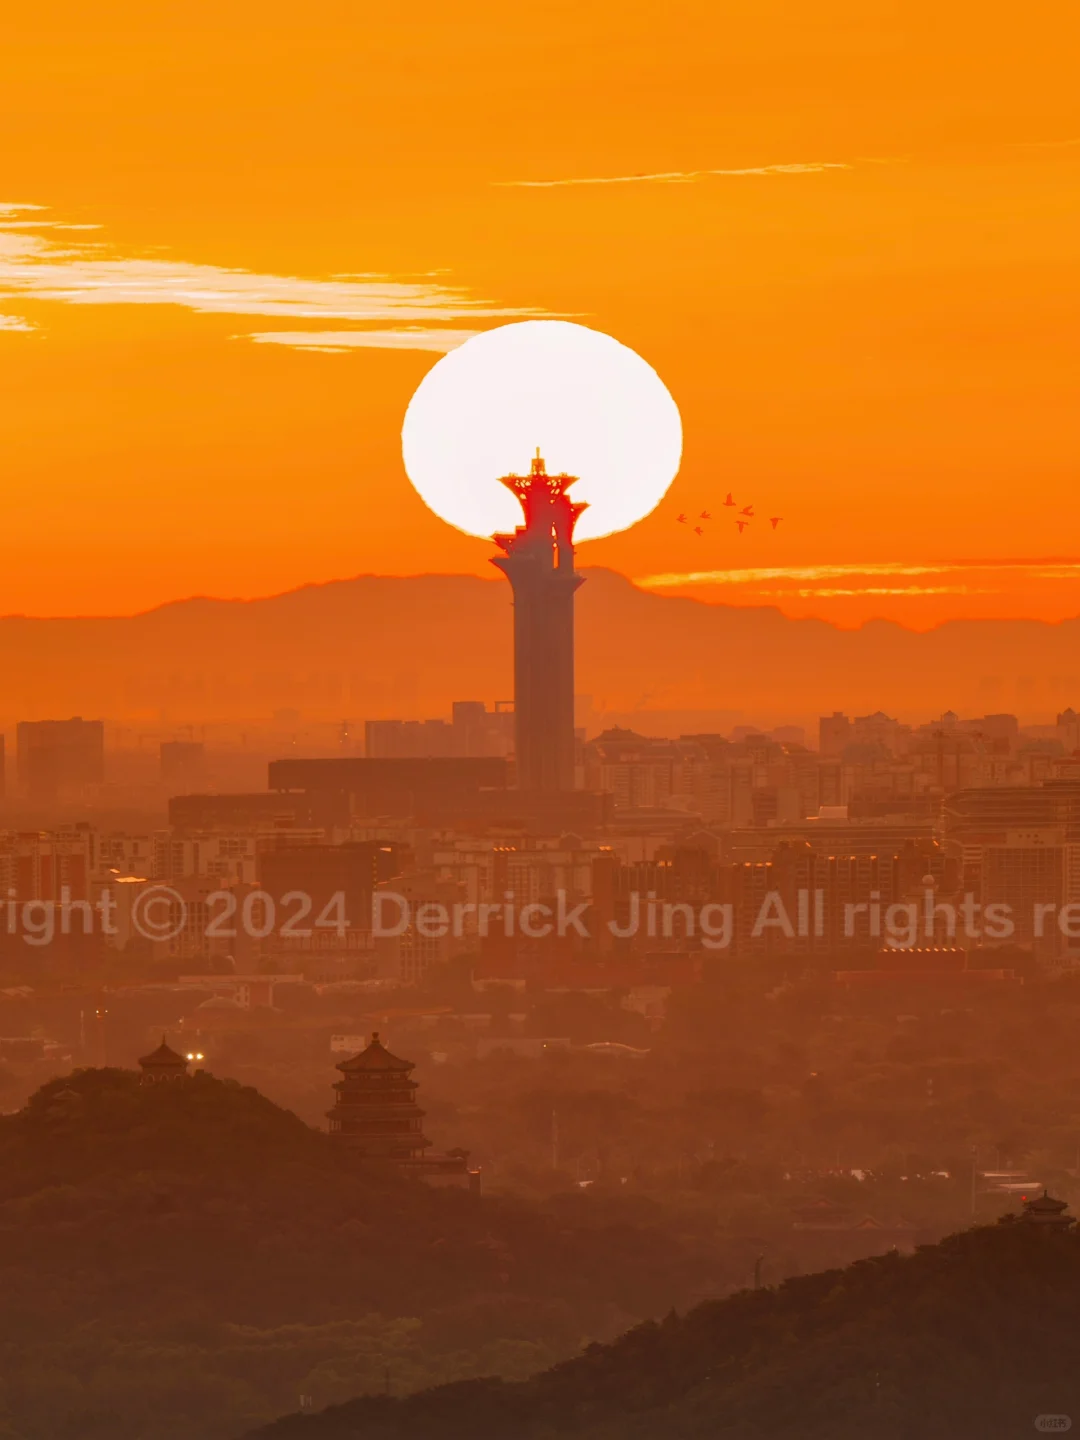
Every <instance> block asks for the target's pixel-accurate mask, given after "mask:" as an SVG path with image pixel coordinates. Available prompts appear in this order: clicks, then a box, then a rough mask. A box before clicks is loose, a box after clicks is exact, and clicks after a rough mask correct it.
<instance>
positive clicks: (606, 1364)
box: [259, 1222, 1080, 1440]
mask: <svg viewBox="0 0 1080 1440" xmlns="http://www.w3.org/2000/svg"><path fill="white" fill-rule="evenodd" d="M1078 1362H1080V1237H1077V1236H1074V1235H1071V1234H1069V1235H1046V1234H1043V1233H1040V1232H1038V1231H1037V1230H1036V1229H1035V1228H1034V1227H1032V1226H1028V1225H1025V1224H1020V1223H1007V1222H1006V1223H1002V1224H1000V1225H997V1226H994V1227H984V1228H980V1229H975V1230H971V1231H967V1232H965V1233H962V1234H958V1235H953V1236H950V1237H949V1238H948V1239H946V1240H944V1241H943V1242H942V1243H941V1244H939V1245H932V1246H925V1247H922V1248H921V1249H920V1250H919V1251H917V1252H916V1253H915V1254H914V1255H912V1256H908V1257H903V1256H900V1255H897V1254H895V1253H894V1254H889V1255H884V1256H881V1257H878V1258H875V1259H871V1260H863V1261H859V1262H858V1263H856V1264H854V1265H851V1266H849V1267H848V1268H846V1269H844V1270H832V1271H826V1272H823V1273H820V1274H816V1275H809V1276H803V1277H799V1278H796V1279H792V1280H788V1281H786V1282H785V1283H784V1284H783V1285H781V1286H779V1287H778V1288H777V1289H775V1290H758V1291H745V1292H742V1293H740V1294H738V1295H735V1296H732V1297H730V1298H729V1299H726V1300H721V1301H715V1302H709V1303H706V1304H703V1305H700V1306H698V1307H696V1308H695V1309H693V1310H691V1311H690V1312H689V1313H688V1314H686V1315H685V1316H678V1315H676V1314H674V1313H672V1314H670V1315H668V1317H667V1318H666V1319H665V1320H663V1321H661V1322H659V1323H656V1322H649V1323H646V1324H643V1325H639V1326H637V1327H636V1328H634V1329H633V1330H631V1331H629V1332H628V1333H627V1334H626V1335H624V1336H622V1337H621V1338H620V1339H618V1340H617V1341H615V1342H614V1343H612V1344H608V1345H593V1346H590V1347H589V1348H588V1349H587V1350H586V1351H585V1352H584V1353H583V1354H582V1355H581V1356H580V1357H578V1358H576V1359H574V1360H571V1361H568V1362H566V1363H563V1364H560V1365H557V1366H555V1367H554V1368H552V1369H550V1370H548V1371H547V1372H545V1373H544V1374H543V1375H540V1376H537V1377H535V1378H534V1379H532V1380H528V1381H525V1382H523V1383H509V1384H508V1383H506V1382H504V1381H501V1380H488V1381H478V1382H476V1381H470V1382H465V1383H463V1384H458V1385H450V1386H446V1387H443V1388H441V1389H436V1390H432V1391H429V1392H427V1393H424V1394H419V1395H414V1396H409V1397H406V1398H404V1399H400V1400H392V1399H391V1400H387V1399H386V1398H385V1397H380V1396H375V1397H371V1398H368V1399H362V1400H354V1401H351V1402H349V1403H347V1404H345V1405H342V1406H339V1407H336V1408H334V1409H331V1410H330V1411H328V1412H327V1413H325V1414H324V1415H320V1416H299V1415H298V1416H291V1417H286V1418H284V1419H282V1420H279V1421H277V1422H276V1423H275V1424H273V1425H271V1426H269V1427H267V1428H266V1429H265V1430H263V1431H261V1432H259V1435H260V1437H261V1440H346V1437H349V1440H353V1437H359V1436H363V1437H365V1440H406V1437H408V1440H428V1437H431V1440H435V1437H436V1436H439V1437H440V1440H445V1437H447V1436H456V1435H459V1434H460V1435H465V1434H466V1433H467V1434H468V1435H469V1436H470V1437H491V1440H495V1437H500V1440H501V1437H505V1436H510V1435H512V1436H514V1437H515V1440H526V1437H537V1440H540V1437H545V1440H547V1437H554V1436H557V1435H560V1436H561V1435H567V1434H581V1435H588V1436H590V1437H594V1440H601V1437H603V1440H616V1437H618V1440H623V1437H635V1440H637V1437H640V1440H653V1437H655V1440H670V1437H680V1436H683V1437H687V1440H690V1437H695V1440H696V1437H705V1436H710V1437H716V1436H721V1437H725V1440H728V1437H729V1440H787V1437H790V1440H818V1437H820V1440H844V1437H848V1436H850V1437H852V1440H854V1437H856V1436H860V1437H867V1436H869V1437H871V1440H893V1437H896V1440H901V1437H902V1440H908V1437H911V1440H916V1437H926V1440H936V1437H939V1436H940V1437H945V1436H949V1437H956V1436H959V1437H963V1440H967V1437H971V1440H976V1437H978V1440H997V1437H1002V1440H1005V1437H1007V1436H1009V1437H1011V1436H1017V1435H1020V1434H1025V1433H1033V1432H1032V1426H1033V1423H1034V1420H1035V1417H1036V1416H1037V1415H1039V1414H1046V1413H1051V1414H1062V1413H1064V1414H1072V1415H1074V1416H1077V1417H1080V1363H1078Z"/></svg>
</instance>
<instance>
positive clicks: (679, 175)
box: [492, 160, 882, 190]
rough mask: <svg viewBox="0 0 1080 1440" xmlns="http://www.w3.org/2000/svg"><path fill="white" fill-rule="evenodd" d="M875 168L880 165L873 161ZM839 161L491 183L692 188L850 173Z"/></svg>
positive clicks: (515, 186) (537, 187)
mask: <svg viewBox="0 0 1080 1440" xmlns="http://www.w3.org/2000/svg"><path fill="white" fill-rule="evenodd" d="M873 163H875V164H880V163H882V162H880V161H875V162H873ZM854 168H855V167H854V166H853V165H851V164H849V163H848V162H847V161H841V160H811V161H805V162H802V163H798V164H790V165H748V166H745V167H744V168H742V169H739V170H658V171H656V172H655V173H653V174H648V175H589V176H574V177H572V178H570V179H566V180H495V181H493V182H492V183H493V184H495V185H498V186H502V187H503V188H512V189H519V190H556V189H559V188H560V187H561V186H565V185H646V184H659V185H692V184H693V183H694V182H695V181H697V180H704V179H707V178H708V177H710V176H713V175H728V176H733V177H741V176H751V175H817V174H819V173H820V172H821V171H822V170H853V169H854Z"/></svg>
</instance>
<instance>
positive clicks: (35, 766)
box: [16, 715, 105, 800]
mask: <svg viewBox="0 0 1080 1440" xmlns="http://www.w3.org/2000/svg"><path fill="white" fill-rule="evenodd" d="M16 750H17V757H18V767H19V782H20V784H21V786H22V788H23V790H24V792H25V793H26V795H27V796H28V797H29V798H30V799H32V800H55V799H56V798H57V797H58V796H62V795H65V794H67V795H71V794H79V793H81V792H82V791H84V790H85V789H86V787H87V786H89V785H100V784H101V782H102V781H103V780H104V778H105V726H104V724H103V723H102V721H100V720H84V719H83V718H82V717H81V716H80V715H76V716H75V717H74V719H72V720H21V721H20V722H19V726H18V729H17V732H16Z"/></svg>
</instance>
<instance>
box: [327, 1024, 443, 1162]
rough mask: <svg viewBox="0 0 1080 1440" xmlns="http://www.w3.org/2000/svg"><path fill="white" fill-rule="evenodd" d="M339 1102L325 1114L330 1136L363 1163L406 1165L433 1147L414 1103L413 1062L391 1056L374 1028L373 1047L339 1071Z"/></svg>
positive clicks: (419, 1110) (421, 1111) (348, 1062)
mask: <svg viewBox="0 0 1080 1440" xmlns="http://www.w3.org/2000/svg"><path fill="white" fill-rule="evenodd" d="M337 1068H338V1069H339V1070H340V1071H341V1076H342V1078H341V1079H340V1080H338V1081H336V1082H335V1084H334V1089H335V1090H336V1091H337V1100H336V1101H335V1103H334V1108H333V1109H332V1110H329V1111H327V1114H328V1116H329V1119H330V1133H331V1135H335V1136H336V1137H337V1138H338V1139H339V1140H340V1141H341V1142H342V1144H344V1145H347V1146H348V1147H349V1149H350V1150H353V1151H354V1152H355V1153H356V1154H357V1155H359V1156H361V1157H362V1158H363V1159H365V1160H382V1161H387V1160H389V1161H398V1162H402V1161H404V1162H408V1161H410V1160H412V1161H415V1160H419V1159H421V1158H422V1156H423V1154H424V1151H425V1150H426V1149H427V1148H428V1146H429V1145H430V1144H431V1141H430V1140H428V1139H427V1138H426V1136H425V1135H424V1132H423V1128H422V1127H423V1119H424V1112H423V1110H421V1109H420V1107H419V1105H417V1103H416V1090H417V1085H416V1081H415V1080H413V1079H411V1078H410V1077H411V1075H412V1072H413V1069H414V1068H415V1067H414V1065H413V1062H412V1061H411V1060H400V1059H399V1058H398V1057H397V1056H396V1055H391V1054H390V1051H389V1050H387V1048H386V1046H385V1045H383V1043H382V1041H381V1040H380V1039H379V1032H378V1031H377V1030H376V1031H375V1032H374V1034H373V1035H372V1037H371V1044H370V1045H369V1046H368V1047H367V1049H366V1050H361V1051H360V1053H359V1054H358V1055H353V1056H352V1057H351V1058H350V1059H348V1060H342V1062H341V1063H340V1064H339V1065H338V1067H337Z"/></svg>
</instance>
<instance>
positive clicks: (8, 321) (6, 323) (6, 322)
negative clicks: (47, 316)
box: [0, 315, 34, 334]
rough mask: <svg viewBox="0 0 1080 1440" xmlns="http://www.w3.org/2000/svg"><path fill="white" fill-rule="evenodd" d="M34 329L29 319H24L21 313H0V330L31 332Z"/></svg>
mask: <svg viewBox="0 0 1080 1440" xmlns="http://www.w3.org/2000/svg"><path fill="white" fill-rule="evenodd" d="M33 329H34V326H33V325H31V324H30V321H29V320H24V319H23V317H22V316H21V315H0V330H17V331H20V332H21V333H24V334H29V332H30V331H32V330H33Z"/></svg>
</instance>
